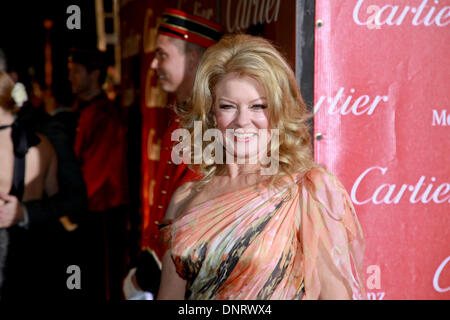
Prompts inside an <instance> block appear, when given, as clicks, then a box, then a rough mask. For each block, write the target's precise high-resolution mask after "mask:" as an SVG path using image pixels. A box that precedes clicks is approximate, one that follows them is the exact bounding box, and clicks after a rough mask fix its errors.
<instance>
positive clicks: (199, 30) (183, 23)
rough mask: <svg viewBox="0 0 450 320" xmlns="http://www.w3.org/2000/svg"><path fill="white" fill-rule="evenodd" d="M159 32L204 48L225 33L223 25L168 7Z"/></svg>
mask: <svg viewBox="0 0 450 320" xmlns="http://www.w3.org/2000/svg"><path fill="white" fill-rule="evenodd" d="M158 33H159V34H163V35H166V36H170V37H174V38H178V39H183V40H185V41H188V42H191V43H194V44H196V45H199V46H201V47H204V48H208V47H210V46H212V45H213V44H215V43H216V42H217V41H219V40H220V38H221V37H222V35H223V28H222V26H221V25H219V24H217V23H215V22H212V21H209V20H206V19H203V18H200V17H197V16H194V15H191V14H188V13H186V12H184V11H181V10H177V9H166V10H164V12H163V15H162V21H161V23H160V25H159V28H158Z"/></svg>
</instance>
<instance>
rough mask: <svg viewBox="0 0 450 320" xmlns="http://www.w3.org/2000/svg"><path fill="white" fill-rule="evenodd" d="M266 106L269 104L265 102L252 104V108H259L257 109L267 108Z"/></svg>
mask: <svg viewBox="0 0 450 320" xmlns="http://www.w3.org/2000/svg"><path fill="white" fill-rule="evenodd" d="M266 108H267V106H266V105H264V104H254V105H253V106H252V109H257V110H261V109H266Z"/></svg>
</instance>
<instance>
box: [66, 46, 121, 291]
mask: <svg viewBox="0 0 450 320" xmlns="http://www.w3.org/2000/svg"><path fill="white" fill-rule="evenodd" d="M68 60H69V61H68V68H69V81H70V82H71V85H72V92H73V93H74V94H75V95H76V100H75V103H74V106H73V109H74V111H75V112H77V113H78V114H79V118H78V126H77V132H76V135H75V142H74V149H75V154H76V157H77V159H78V163H79V165H80V168H81V172H82V174H83V178H84V181H85V183H86V188H87V200H88V211H89V212H88V214H86V215H85V217H84V219H83V220H82V221H80V230H79V231H80V233H81V234H82V235H83V238H84V239H85V242H84V243H83V248H84V250H85V253H84V256H85V257H86V260H85V264H84V265H83V266H81V272H84V274H85V279H86V281H87V282H86V285H85V286H84V287H85V288H87V296H88V297H89V298H92V299H113V300H119V299H121V298H122V280H123V278H124V273H125V254H126V248H125V237H126V225H127V215H128V209H127V202H128V186H127V171H126V168H127V164H126V154H127V144H126V127H125V125H124V121H123V119H121V113H120V109H119V108H118V106H117V104H115V103H114V102H113V101H111V100H109V99H108V98H107V96H106V94H105V93H104V92H103V90H102V83H103V81H104V79H105V76H106V64H105V56H104V54H103V53H102V52H100V51H98V50H95V49H86V50H84V49H73V50H71V52H70V55H69V59H68Z"/></svg>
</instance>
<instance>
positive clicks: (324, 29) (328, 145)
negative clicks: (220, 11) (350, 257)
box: [314, 0, 450, 300]
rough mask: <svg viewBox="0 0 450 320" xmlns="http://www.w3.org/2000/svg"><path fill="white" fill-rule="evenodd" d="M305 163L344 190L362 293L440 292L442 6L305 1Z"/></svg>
mask: <svg viewBox="0 0 450 320" xmlns="http://www.w3.org/2000/svg"><path fill="white" fill-rule="evenodd" d="M314 88H315V92H314V112H315V118H314V134H315V145H314V151H315V159H316V161H317V162H319V163H322V164H324V165H325V166H326V167H327V168H328V169H329V170H330V171H332V172H333V173H335V174H336V175H337V176H338V177H339V179H340V180H341V181H342V182H343V184H344V185H345V187H346V188H347V190H348V192H349V194H350V196H351V199H352V201H353V203H354V204H355V208H356V211H357V214H358V217H359V219H360V222H361V225H362V228H363V231H364V235H365V239H366V255H365V259H366V260H365V268H366V279H367V283H366V285H367V291H368V298H369V299H376V300H380V299H449V298H450V231H449V227H450V1H449V0H439V1H438V0H434V1H433V0H428V1H427V0H349V1H325V0H317V1H316V30H315V78H314Z"/></svg>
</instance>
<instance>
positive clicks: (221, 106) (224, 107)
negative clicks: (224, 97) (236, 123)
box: [219, 104, 234, 110]
mask: <svg viewBox="0 0 450 320" xmlns="http://www.w3.org/2000/svg"><path fill="white" fill-rule="evenodd" d="M232 108H234V107H233V106H232V105H230V104H221V105H220V106H219V109H224V110H227V109H232Z"/></svg>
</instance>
